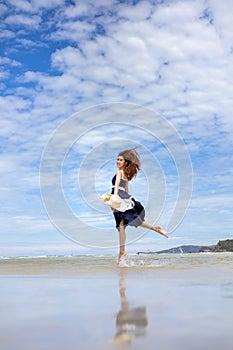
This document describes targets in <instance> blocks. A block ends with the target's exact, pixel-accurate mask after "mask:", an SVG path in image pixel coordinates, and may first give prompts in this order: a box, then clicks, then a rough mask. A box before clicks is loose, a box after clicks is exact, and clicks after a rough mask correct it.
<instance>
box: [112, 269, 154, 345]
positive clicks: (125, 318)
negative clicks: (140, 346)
mask: <svg viewBox="0 0 233 350" xmlns="http://www.w3.org/2000/svg"><path fill="white" fill-rule="evenodd" d="M125 285H126V283H125V271H123V270H121V271H120V275H119V292H120V298H121V309H120V311H119V312H118V314H117V316H116V328H117V332H116V334H115V336H114V339H113V342H114V343H115V344H119V345H120V344H127V343H128V344H130V343H131V341H132V339H133V338H134V337H138V336H144V335H145V334H146V327H147V325H148V319H147V315H146V307H145V306H139V307H130V303H129V301H128V299H127V296H126V286H125Z"/></svg>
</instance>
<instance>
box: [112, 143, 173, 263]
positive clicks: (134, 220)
mask: <svg viewBox="0 0 233 350" xmlns="http://www.w3.org/2000/svg"><path fill="white" fill-rule="evenodd" d="M116 165H117V167H118V172H117V173H116V175H115V176H114V177H113V179H112V185H113V188H112V194H113V195H114V196H117V195H118V196H119V197H120V198H121V199H122V200H123V201H124V202H127V201H128V208H129V209H126V210H125V211H120V210H117V209H113V214H114V217H115V221H116V228H117V229H118V231H119V245H120V248H119V259H118V263H119V262H120V261H121V260H122V259H123V257H124V256H125V255H126V252H125V240H126V234H125V227H126V226H127V225H130V226H134V227H144V228H148V229H151V230H153V231H156V232H158V233H160V234H161V235H163V236H165V237H167V238H168V234H167V233H166V231H164V230H163V229H162V227H161V226H154V225H152V224H150V223H148V222H146V221H145V210H144V208H143V206H142V205H141V203H140V202H138V201H135V199H133V198H132V197H131V195H130V194H129V193H128V183H129V181H131V180H132V179H133V178H134V177H135V176H136V175H137V172H138V171H139V170H140V167H141V163H140V160H139V155H138V153H137V152H136V151H135V149H134V148H132V149H127V150H124V151H122V152H120V153H119V154H118V158H117V162H116Z"/></svg>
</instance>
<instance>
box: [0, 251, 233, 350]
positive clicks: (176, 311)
mask: <svg viewBox="0 0 233 350" xmlns="http://www.w3.org/2000/svg"><path fill="white" fill-rule="evenodd" d="M0 290H1V298H0V314H1V317H0V344H1V350H15V349H17V350H21V349H23V350H29V349H30V350H31V349H33V350H64V349H69V350H74V349H79V350H89V349H90V350H93V349H94V350H112V349H113V350H114V349H122V350H125V349H130V350H134V349H135V350H140V349H143V350H144V349H148V350H150V349H151V350H152V349H153V350H154V349H159V350H170V349H172V350H183V349H184V350H186V349H188V350H202V349H203V350H204V349H205V350H206V349H211V350H219V349H222V350H231V349H232V346H233V332H232V324H233V254H232V253H203V254H183V255H182V254H161V255H159V254H155V255H150V254H148V255H129V256H127V258H126V259H125V261H124V263H123V264H122V266H118V265H117V257H116V256H52V257H51V256H50V257H47V256H43V257H42V256H41V257H17V258H6V257H5V258H1V259H0Z"/></svg>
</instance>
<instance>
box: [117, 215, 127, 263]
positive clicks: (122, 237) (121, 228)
mask: <svg viewBox="0 0 233 350" xmlns="http://www.w3.org/2000/svg"><path fill="white" fill-rule="evenodd" d="M118 232H119V259H118V262H119V261H120V260H121V259H122V258H123V257H124V256H125V255H126V252H125V240H126V233H125V226H124V221H123V220H122V221H121V222H120V225H119V229H118Z"/></svg>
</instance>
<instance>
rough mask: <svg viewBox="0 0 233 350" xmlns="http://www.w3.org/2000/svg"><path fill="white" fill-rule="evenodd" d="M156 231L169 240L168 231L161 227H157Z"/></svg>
mask: <svg viewBox="0 0 233 350" xmlns="http://www.w3.org/2000/svg"><path fill="white" fill-rule="evenodd" d="M155 231H156V232H158V233H160V234H161V235H163V236H164V237H166V238H168V234H167V232H166V231H164V230H163V228H162V227H161V226H155Z"/></svg>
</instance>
